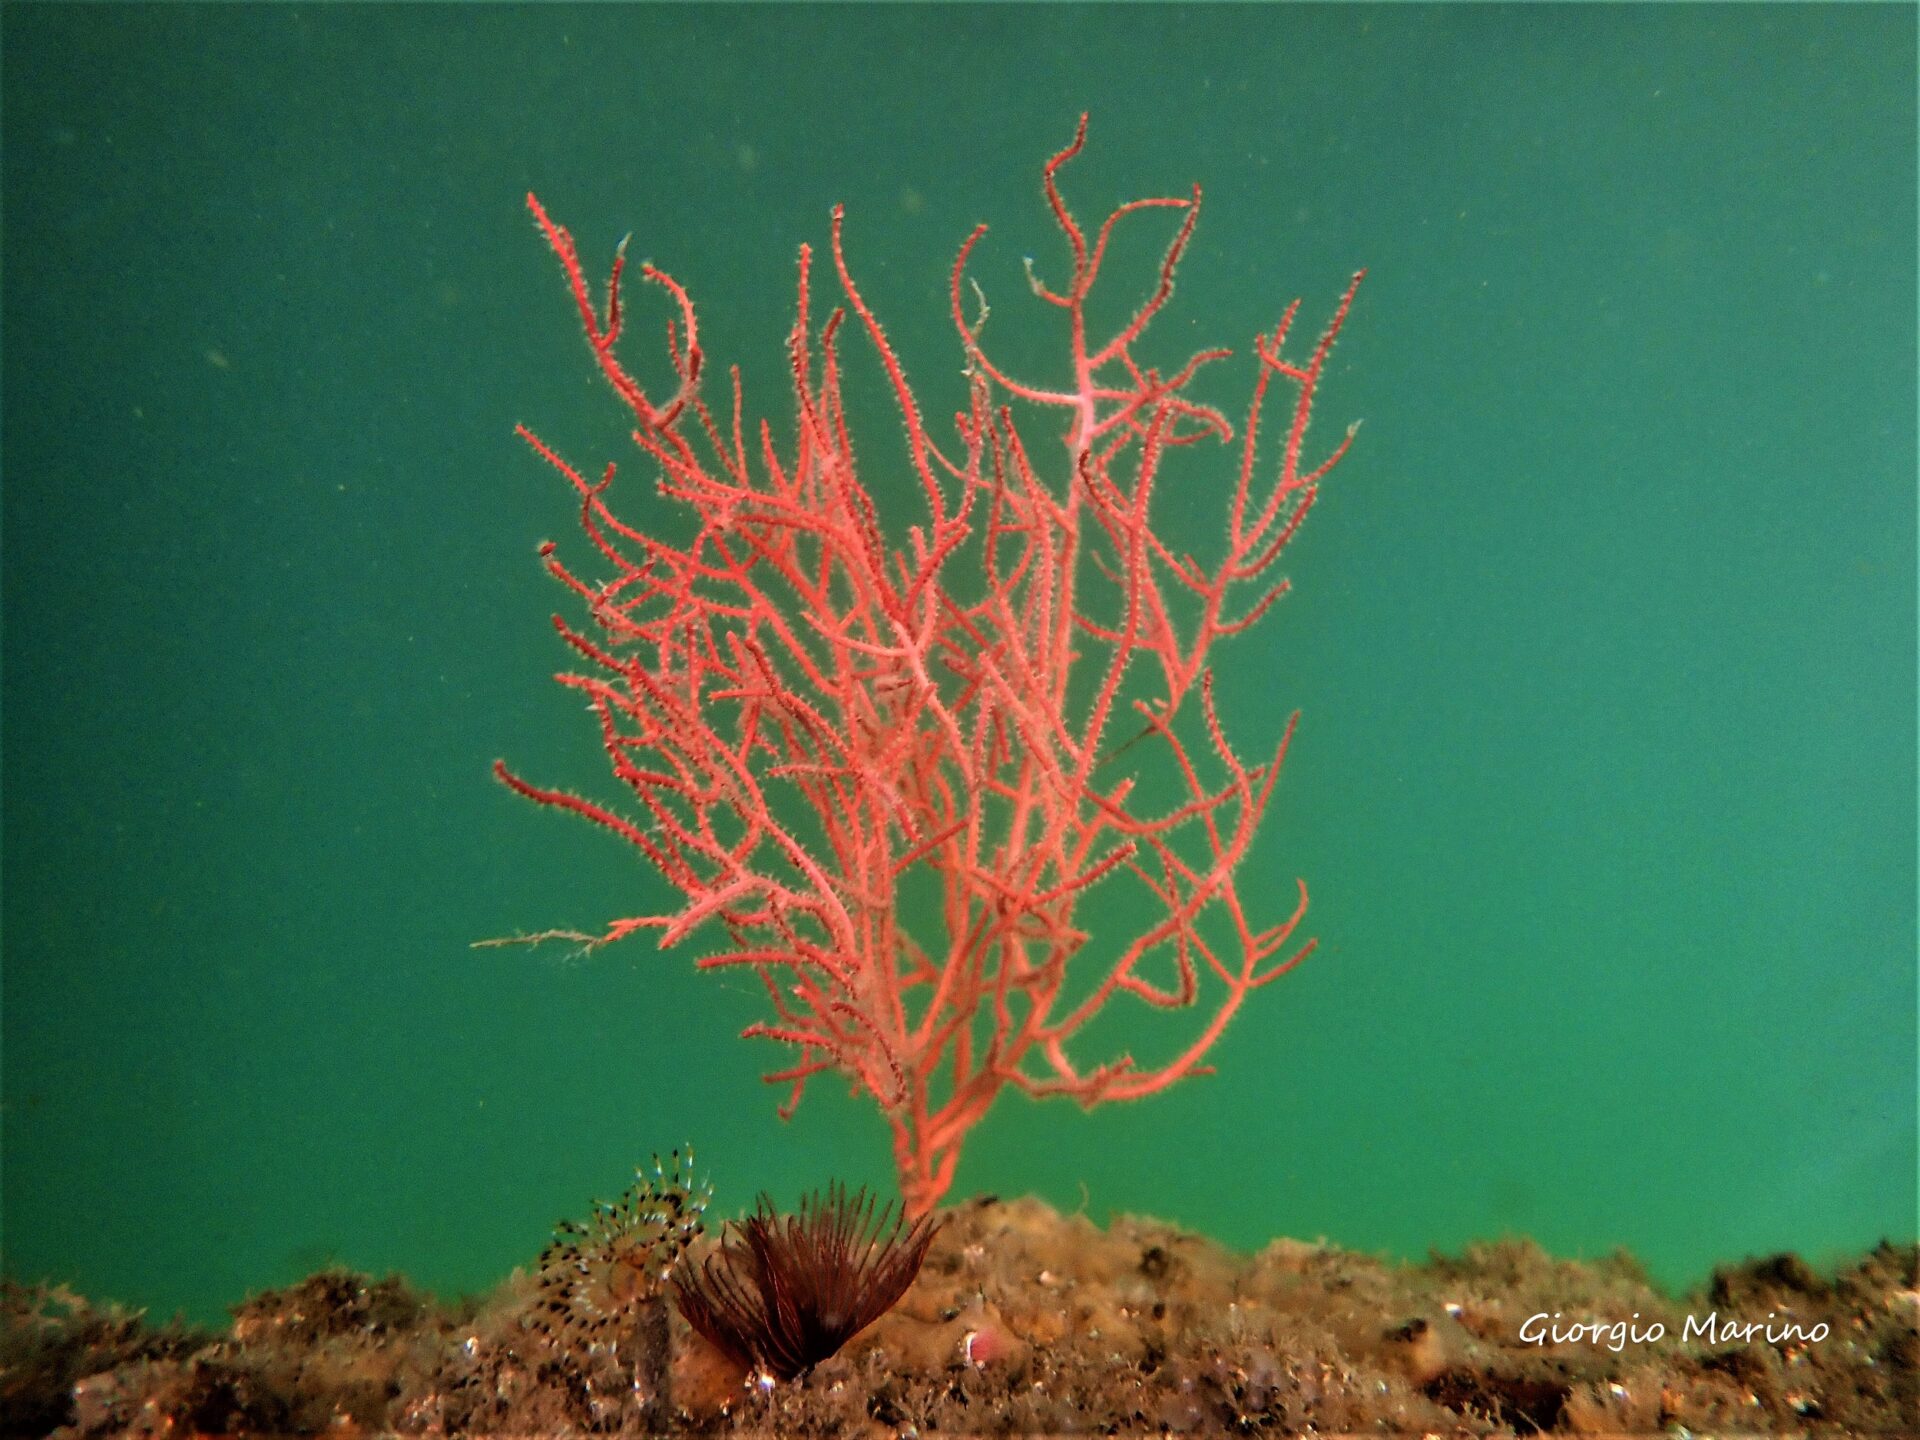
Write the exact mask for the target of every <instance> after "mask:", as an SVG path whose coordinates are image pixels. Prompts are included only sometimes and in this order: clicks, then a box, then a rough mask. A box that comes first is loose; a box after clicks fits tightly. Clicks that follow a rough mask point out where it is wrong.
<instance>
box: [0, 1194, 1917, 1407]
mask: <svg viewBox="0 0 1920 1440" xmlns="http://www.w3.org/2000/svg"><path fill="white" fill-rule="evenodd" d="M707 1243H709V1244H711V1241H709V1242H707ZM1915 1267H1916V1252H1915V1248H1914V1247H1913V1246H1910V1245H1908V1246H1895V1245H1891V1244H1882V1245H1881V1246H1880V1247H1878V1248H1877V1249H1875V1250H1873V1251H1871V1252H1869V1253H1868V1254H1866V1255H1865V1256H1862V1257H1860V1258H1858V1259H1856V1260H1854V1261H1852V1262H1850V1263H1848V1264H1846V1265H1843V1266H1841V1267H1839V1268H1838V1269H1837V1270H1832V1271H1827V1272H1819V1271H1816V1270H1814V1269H1813V1268H1812V1267H1810V1266H1808V1265H1807V1264H1806V1263H1805V1262H1803V1261H1802V1260H1800V1259H1799V1258H1798V1257H1796V1256H1792V1255H1782V1256H1773V1257H1768V1258H1764V1259H1760V1260H1754V1261H1748V1262H1746V1263H1744V1264H1740V1265H1730V1266H1724V1267H1722V1268H1720V1269H1719V1270H1717V1271H1715V1272H1714V1275H1713V1277H1712V1279H1711V1281H1710V1282H1709V1283H1708V1285H1706V1286H1704V1287H1703V1288H1702V1289H1701V1290H1700V1291H1699V1292H1698V1293H1696V1294H1694V1295H1692V1296H1689V1297H1686V1298H1682V1299H1674V1298H1671V1297H1669V1296H1667V1295H1664V1294H1662V1293H1661V1292H1660V1291H1659V1290H1657V1289H1656V1288H1655V1287H1653V1286H1652V1285H1651V1284H1650V1283H1649V1282H1648V1281H1647V1279H1646V1277H1645V1276H1644V1275H1643V1274H1642V1273H1641V1272H1640V1270H1639V1268H1638V1267H1637V1266H1636V1265H1635V1264H1634V1263H1633V1262H1632V1261H1631V1260H1630V1259H1628V1258H1626V1257H1624V1256H1616V1257H1613V1258H1609V1259H1605V1260H1600V1261H1594V1262H1576V1261H1560V1260H1555V1259H1553V1258H1551V1257H1549V1256H1548V1255H1546V1254H1545V1253H1544V1252H1542V1251H1541V1250H1540V1249H1538V1247H1536V1246H1534V1245H1533V1244H1531V1243H1530V1242H1527V1241H1521V1240H1508V1241H1500V1242H1496V1243H1492V1244H1486V1245H1476V1246H1471V1247H1469V1248H1468V1249H1467V1250H1466V1251H1465V1252H1463V1253H1462V1254H1460V1255H1457V1256H1452V1257H1435V1258H1434V1259H1432V1260H1431V1261H1429V1262H1427V1263H1425V1264H1418V1265H1399V1264H1393V1263H1389V1262H1386V1261H1383V1260H1380V1259H1376V1258H1372V1257H1368V1256H1363V1255H1355V1254H1352V1253H1351V1252H1347V1251H1342V1250H1338V1249H1335V1248H1332V1247H1329V1246H1325V1245H1317V1244H1304V1243H1301V1242H1299V1241H1292V1240H1277V1241H1275V1242H1273V1243H1272V1244H1270V1245H1268V1246H1266V1247H1265V1248H1264V1249H1262V1250H1261V1251H1260V1252H1259V1253H1258V1254H1255V1255H1252V1256H1243V1255H1237V1254H1234V1253H1232V1252H1230V1251H1227V1250H1225V1249H1223V1248H1222V1247H1220V1246H1218V1245H1215V1244H1213V1243H1212V1242H1211V1241H1208V1240H1206V1239H1204V1238H1202V1237H1199V1236H1195V1235H1192V1234H1188V1233H1185V1232H1182V1231H1180V1230H1177V1229H1175V1228H1173V1227H1171V1226H1167V1225H1163V1224H1160V1223H1158V1222H1155V1221H1150V1220H1140V1219H1133V1218H1123V1219H1120V1220H1118V1221H1116V1222H1114V1224H1113V1225H1112V1226H1110V1227H1109V1228H1107V1229H1104V1230H1103V1229H1101V1228H1099V1227H1096V1226H1095V1225H1093V1224H1091V1223H1090V1222H1089V1221H1087V1220H1086V1219H1084V1218H1082V1217H1080V1216H1062V1215H1060V1214H1058V1213H1057V1212H1055V1211H1054V1210H1052V1209H1050V1208H1049V1207H1047V1206H1046V1205H1044V1204H1042V1203H1040V1202H1038V1201H1035V1200H1020V1201H1013V1202H1008V1203H1002V1202H999V1201H996V1200H992V1199H987V1200H976V1201H972V1202H969V1203H967V1204H964V1205H961V1206H958V1207H955V1208H954V1209H952V1210H951V1211H949V1212H947V1215H946V1221H945V1224H944V1226H943V1228H942V1230H941V1232H940V1234H939V1236H938V1238H937V1239H936V1240H935V1242H934V1244H933V1247H932V1249H931V1251H930V1252H929V1254H928V1256H927V1260H926V1264H925V1266H924V1268H923V1269H922V1271H921V1274H920V1278H919V1280H918V1281H917V1282H916V1283H915V1284H914V1286H913V1288H912V1289H911V1290H909V1291H908V1293H907V1295H906V1296H905V1298H904V1299H903V1300H902V1301H901V1303H900V1304H899V1305H898V1307H896V1308H895V1309H894V1310H893V1311H891V1312H890V1313H888V1314H887V1315H884V1316H882V1317H881V1318H880V1319H879V1320H878V1321H876V1322H875V1323H874V1324H873V1325H872V1326H870V1327H869V1328H868V1329H866V1330H865V1331H864V1332H862V1333H861V1334H860V1335H858V1336H857V1337H856V1338H855V1339H854V1340H853V1341H852V1342H851V1343H850V1344H849V1345H848V1346H847V1347H846V1349H845V1350H843V1351H842V1352H841V1353H840V1354H838V1355H836V1356H834V1357H833V1358H832V1359H830V1360H827V1361H825V1362H824V1363H822V1364H821V1365H819V1366H818V1367H816V1368H815V1369H814V1370H813V1371H812V1372H811V1373H810V1374H808V1375H805V1376H803V1377H800V1378H798V1379H795V1380H791V1381H783V1382H779V1383H772V1384H768V1383H766V1382H765V1381H764V1379H760V1378H755V1377H749V1376H746V1375H743V1374H742V1373H741V1372H740V1369H739V1367H738V1366H736V1365H733V1364H730V1363H729V1362H728V1361H726V1360H725V1359H724V1358H723V1357H721V1356H719V1355H718V1354H716V1353H715V1352H714V1351H713V1350H711V1349H710V1348H709V1347H708V1346H707V1345H706V1344H705V1343H704V1342H703V1341H701V1340H700V1339H699V1337H697V1336H695V1335H693V1334H692V1333H691V1332H689V1330H688V1329H687V1327H686V1326H685V1324H684V1323H683V1322H682V1321H681V1320H680V1319H679V1317H678V1316H675V1317H673V1320H672V1325H671V1332H670V1337H669V1340H668V1344H669V1346H670V1349H671V1352H672V1353H671V1356H670V1363H671V1367H672V1372H673V1384H672V1390H671V1394H672V1400H673V1403H672V1407H671V1413H670V1414H668V1415H666V1416H665V1417H664V1418H663V1417H662V1416H661V1414H660V1412H659V1411H658V1410H657V1409H654V1408H653V1407H650V1406H645V1405H639V1404H636V1403H634V1390H633V1385H634V1381H635V1379H636V1378H637V1377H640V1376H643V1375H647V1374H651V1373H655V1369H656V1368H657V1366H658V1365H659V1363H660V1361H661V1358H662V1357H660V1356H659V1355H658V1354H657V1353H649V1354H642V1353H641V1351H642V1350H648V1351H651V1352H657V1350H658V1347H659V1344H660V1341H659V1339H658V1337H657V1335H656V1336H655V1338H653V1339H652V1340H648V1339H647V1338H646V1331H645V1328H644V1327H637V1326H636V1327H635V1328H634V1329H633V1330H632V1331H631V1333H627V1334H623V1335H620V1336H617V1337H613V1338H612V1339H610V1340H608V1339H603V1338H597V1337H596V1339H595V1340H594V1342H593V1345H592V1348H588V1347H587V1346H584V1345H581V1346H570V1345H569V1344H568V1343H567V1342H566V1340H565V1332H564V1331H560V1332H556V1331H555V1330H554V1329H553V1328H552V1327H551V1326H542V1325H539V1324H535V1323H532V1317H533V1312H534V1310H535V1307H536V1306H537V1304H538V1303H539V1300H540V1292H539V1289H538V1287H537V1286H536V1285H535V1284H533V1283H532V1282H531V1281H530V1280H528V1279H526V1278H523V1277H516V1278H515V1279H514V1280H512V1281H510V1282H509V1283H508V1284H507V1285H505V1286H503V1287H502V1288H501V1289H500V1290H499V1291H498V1292H497V1293H495V1294H494V1295H493V1296H491V1297H489V1298H488V1299H486V1300H485V1301H484V1302H481V1303H479V1304H476V1305H468V1306H464V1307H449V1306H442V1305H438V1304H435V1303H433V1302H431V1301H428V1300H426V1299H424V1298H422V1297H420V1296H418V1295H416V1294H414V1293H413V1292H411V1291H410V1290H408V1289H407V1287H406V1286H405V1285H404V1284H402V1283H401V1282H399V1281H396V1280H386V1281H379V1282H375V1281H370V1280H367V1279H365V1278H364V1277H359V1276H354V1275H349V1274H346V1273H344V1272H339V1271H334V1272H327V1273H324V1274H321V1275H317V1276H314V1277H312V1278H310V1279H308V1280H306V1281H303V1282H302V1283H301V1284H299V1285H296V1286H293V1287H290V1288H288V1289H285V1290H279V1291H273V1292H270V1293H268V1294H265V1295H261V1296H259V1297H257V1298H256V1299H254V1300H252V1301H249V1302H248V1303H247V1304H246V1305H244V1306H241V1307H239V1309H238V1310H237V1311H236V1312H235V1319H234V1323H233V1325H232V1326H231V1327H230V1328H229V1329H228V1330H227V1332H226V1333H224V1334H219V1335H215V1334H195V1333H191V1332H187V1331H183V1330H179V1329H173V1328H168V1329H157V1330H156V1329H153V1328H151V1327H148V1326H145V1325H144V1324H142V1323H141V1322H139V1321H138V1320H137V1318H135V1317H132V1316H129V1315H127V1314H125V1313H124V1312H120V1311H117V1310H114V1309H112V1308H111V1307H105V1308H103V1307H96V1306H92V1305H89V1304H87V1303H86V1302H84V1301H81V1300H79V1299H78V1298H77V1297H74V1296H71V1295H70V1294H67V1293H66V1292H63V1291H55V1290H47V1289H44V1288H27V1287H20V1286H10V1287H8V1288H7V1289H6V1291H5V1293H4V1306H0V1311H3V1312H4V1321H5V1325H4V1331H3V1332H0V1432H4V1433H5V1434H8V1435H39V1434H47V1433H50V1432H52V1431H54V1430H56V1429H59V1430H60V1433H62V1434H63V1435H67V1436H73V1437H92V1436H111V1435H156V1436H157V1435H161V1434H174V1435H178V1434H183V1433H201V1434H210V1433H226V1434H242V1433H245V1434H268V1433H317V1432H320V1431H327V1432H330V1433H334V1434H347V1435H351V1434H371V1433H383V1432H384V1433H391V1432H398V1433H402V1434H430V1435H482V1434H489V1435H507V1434H512V1435H528V1434H536V1433H537V1434H563V1433H573V1434H580V1433H625V1434H640V1433H647V1431H648V1429H649V1427H651V1428H652V1429H654V1430H660V1429H665V1430H668V1431H671V1432H673V1433H680V1434H707V1435H733V1434H749V1433H763V1434H779V1435H798V1436H838V1435H862V1436H864V1435H873V1436H880V1435H918V1436H923V1437H925V1436H931V1435H935V1434H954V1435H959V1434H967V1435H974V1434H1103V1433H1129V1434H1198V1435H1215V1434H1233V1435H1298V1434H1308V1433H1312V1434H1317V1435H1327V1434H1365V1435H1376V1436H1382V1435H1443V1436H1456V1435H1458V1436H1465V1435H1529V1434H1540V1433H1544V1434H1555V1435H1558V1434H1578V1435H1620V1436H1625V1435H1679V1434H1681V1433H1692V1434H1694V1435H1704V1434H1712V1435H1716V1436H1728V1435H1747V1434H1754V1435H1758V1434H1765V1435H1809V1436H1853V1435H1859V1436H1913V1435H1915V1434H1916V1433H1920V1432H1917V1431H1916V1429H1915V1424H1916V1419H1915V1417H1916V1416H1920V1390H1917V1389H1916V1374H1917V1373H1920V1331H1917V1330H1916V1320H1917V1319H1920V1308H1917V1307H1920V1291H1917V1287H1916V1279H1915ZM1535 1317H1552V1318H1543V1319H1540V1320H1538V1321H1537V1322H1536V1323H1535V1324H1533V1325H1530V1324H1529V1322H1530V1321H1535ZM1710 1320H1711V1325H1712V1329H1711V1330H1710V1331H1709V1330H1708V1329H1706V1328H1705V1327H1706V1326H1707V1325H1708V1323H1709V1321H1710ZM1556 1325H1557V1326H1558V1327H1559V1328H1560V1331H1561V1334H1562V1337H1563V1338H1561V1339H1559V1340H1558V1341H1556V1340H1554V1339H1552V1338H1551V1336H1550V1335H1549V1336H1548V1337H1546V1338H1544V1339H1543V1340H1542V1341H1541V1342H1540V1343H1532V1342H1531V1341H1530V1340H1529V1339H1528V1338H1525V1337H1526V1336H1528V1335H1531V1334H1534V1333H1535V1332H1536V1330H1540V1329H1545V1330H1549V1331H1550V1330H1551V1329H1552V1328H1553V1327H1554V1326H1556ZM1616 1327H1617V1328H1616ZM1729 1327H1734V1328H1732V1329H1731V1332H1729ZM1742 1327H1744V1328H1742ZM1656 1329H1657V1333H1656ZM1569 1332H1571V1335H1570V1336H1569ZM1814 1336H1817V1337H1818V1338H1812V1337H1814ZM576 1351H578V1353H575V1352H576Z"/></svg>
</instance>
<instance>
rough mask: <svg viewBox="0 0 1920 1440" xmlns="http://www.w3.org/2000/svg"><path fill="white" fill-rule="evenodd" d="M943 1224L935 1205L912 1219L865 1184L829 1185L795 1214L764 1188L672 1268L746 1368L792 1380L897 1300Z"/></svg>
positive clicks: (695, 1315) (687, 1302)
mask: <svg viewBox="0 0 1920 1440" xmlns="http://www.w3.org/2000/svg"><path fill="white" fill-rule="evenodd" d="M889 1216H892V1224H891V1225H889V1224H888V1218H889ZM939 1228H940V1222H939V1221H938V1220H937V1219H935V1218H934V1217H933V1216H931V1215H923V1216H921V1217H920V1218H919V1219H918V1220H916V1221H914V1222H913V1224H911V1225H908V1224H907V1223H906V1213H905V1211H904V1210H902V1212H901V1213H900V1214H899V1215H893V1205H892V1202H888V1203H887V1204H886V1205H883V1206H881V1207H880V1209H879V1211H878V1212H877V1213H876V1212H875V1210H874V1197H873V1196H872V1195H870V1194H868V1193H867V1189H866V1187H865V1186H864V1185H863V1186H861V1187H860V1188H859V1189H858V1190H855V1191H853V1192H852V1193H848V1191H847V1188H846V1187H845V1186H844V1185H839V1184H834V1185H829V1186H828V1187H827V1193H826V1194H825V1195H824V1196H821V1195H814V1196H811V1197H809V1198H808V1199H806V1200H803V1201H801V1202H800V1213H799V1214H798V1215H797V1216H796V1215H780V1214H777V1213H775V1211H774V1208H773V1201H772V1199H771V1198H770V1197H769V1196H767V1195H764V1194H763V1195H761V1197H760V1201H759V1204H758V1205H757V1206H755V1208H754V1212H753V1214H751V1215H749V1216H748V1217H747V1218H746V1219H745V1220H735V1221H729V1222H728V1224H727V1233H726V1234H725V1236H724V1238H723V1239H722V1240H721V1242H720V1249H719V1250H717V1251H716V1252H715V1253H713V1254H712V1255H709V1256H708V1257H707V1258H706V1260H705V1262H704V1263H703V1264H702V1265H701V1266H700V1268H699V1269H698V1270H697V1271H696V1270H694V1269H693V1267H691V1266H686V1267H683V1268H682V1269H680V1270H678V1271H677V1272H675V1274H674V1277H673V1298H674V1302H675V1303H676V1304H677V1305H678V1306H679V1307H680V1313H681V1314H682V1315H683V1316H685V1317H686V1321H687V1323H688V1324H689V1325H691V1326H692V1327H693V1328H694V1329H695V1330H696V1331H698V1332H699V1333H700V1334H701V1335H703V1336H705V1337H706V1339H707V1340H708V1341H709V1342H711V1343H712V1345H713V1346H714V1348H715V1349H717V1350H719V1351H720V1352H721V1353H722V1354H724V1355H726V1356H727V1357H728V1358H729V1359H731V1360H732V1361H734V1363H736V1364H737V1365H739V1366H740V1367H741V1368H742V1369H744V1370H747V1371H750V1372H751V1371H756V1370H757V1371H760V1372H762V1373H763V1374H765V1375H768V1376H771V1377H772V1378H773V1379H776V1380H791V1379H793V1378H794V1377H796V1376H799V1375H804V1374H806V1372H807V1371H809V1370H811V1369H812V1368H813V1367H814V1366H816V1365H818V1364H819V1363H820V1362H821V1361H822V1360H825V1359H826V1358H827V1357H828V1356H830V1355H833V1354H834V1353H836V1352H837V1351H838V1350H839V1349H840V1347H841V1346H843V1345H845V1344H846V1343H847V1341H849V1340H851V1339H852V1338H853V1337H854V1336H855V1335H857V1334H859V1333H860V1332H861V1331H862V1330H864V1329H866V1328H867V1326H869V1325H871V1324H872V1323H873V1322H874V1321H875V1320H877V1319H879V1318H880V1317H881V1316H882V1315H884V1314H886V1313H887V1311H889V1310H891V1309H892V1308H893V1306H894V1303H895V1302H896V1301H897V1300H899V1298H900V1297H901V1296H902V1295H904V1294H905V1293H906V1289H907V1287H908V1286H909V1285H911V1284H912V1283H913V1278H914V1276H916V1275H918V1274H919V1273H920V1264H921V1262H922V1261H923V1260H925V1259H926V1258H927V1247H928V1246H929V1245H931V1244H932V1243H933V1237H934V1234H935V1232H937V1231H938V1230H939Z"/></svg>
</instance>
